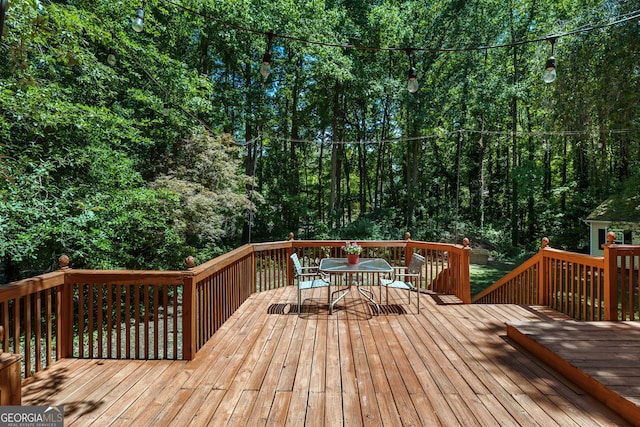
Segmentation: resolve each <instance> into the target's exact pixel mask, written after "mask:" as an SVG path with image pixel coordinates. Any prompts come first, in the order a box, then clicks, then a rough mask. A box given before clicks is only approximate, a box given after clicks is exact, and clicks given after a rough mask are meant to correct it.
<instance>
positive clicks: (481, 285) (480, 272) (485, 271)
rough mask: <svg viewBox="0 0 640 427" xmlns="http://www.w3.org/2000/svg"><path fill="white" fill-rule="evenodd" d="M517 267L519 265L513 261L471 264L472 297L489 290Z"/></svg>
mask: <svg viewBox="0 0 640 427" xmlns="http://www.w3.org/2000/svg"><path fill="white" fill-rule="evenodd" d="M517 266H518V263H516V262H513V261H489V263H488V264H487V265H478V264H471V265H470V266H469V275H470V276H471V296H473V295H475V294H477V293H478V292H480V291H482V290H484V289H486V288H488V287H489V286H491V285H492V284H494V283H495V282H496V281H498V280H499V279H500V278H502V276H504V275H505V274H507V273H509V272H510V271H511V270H513V269H514V268H516V267H517Z"/></svg>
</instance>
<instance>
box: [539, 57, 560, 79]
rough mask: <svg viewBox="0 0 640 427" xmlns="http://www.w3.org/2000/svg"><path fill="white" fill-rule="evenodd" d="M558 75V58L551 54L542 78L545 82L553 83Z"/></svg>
mask: <svg viewBox="0 0 640 427" xmlns="http://www.w3.org/2000/svg"><path fill="white" fill-rule="evenodd" d="M556 76H557V73H556V58H554V57H553V56H551V57H549V59H547V63H546V64H545V66H544V71H543V72H542V80H544V82H545V83H551V82H553V81H554V80H555V79H556Z"/></svg>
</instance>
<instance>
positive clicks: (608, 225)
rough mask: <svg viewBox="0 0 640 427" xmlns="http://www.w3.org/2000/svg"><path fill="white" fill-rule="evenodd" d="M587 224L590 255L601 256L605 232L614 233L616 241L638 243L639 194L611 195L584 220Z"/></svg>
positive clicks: (639, 222)
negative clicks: (629, 195)
mask: <svg viewBox="0 0 640 427" xmlns="http://www.w3.org/2000/svg"><path fill="white" fill-rule="evenodd" d="M585 222H586V223H587V224H588V225H589V241H590V245H589V247H590V250H589V253H590V254H591V256H603V255H604V252H603V251H602V245H603V244H604V243H606V241H607V239H606V236H607V233H608V232H610V231H613V232H614V233H616V241H615V242H616V243H624V244H631V245H640V194H636V195H634V196H631V197H625V196H622V195H619V196H614V197H611V198H609V199H607V200H605V201H604V202H603V203H601V204H600V206H598V207H597V208H596V209H595V210H594V211H593V212H591V214H589V216H588V217H587V219H586V220H585Z"/></svg>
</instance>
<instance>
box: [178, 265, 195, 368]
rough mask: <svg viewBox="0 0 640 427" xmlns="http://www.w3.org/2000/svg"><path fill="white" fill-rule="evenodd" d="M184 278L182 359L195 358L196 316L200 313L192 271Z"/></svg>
mask: <svg viewBox="0 0 640 427" xmlns="http://www.w3.org/2000/svg"><path fill="white" fill-rule="evenodd" d="M186 273H187V274H185V276H184V278H183V282H182V283H183V287H184V289H183V295H182V359H183V360H193V358H194V357H195V355H196V352H197V348H196V342H197V336H198V335H197V329H196V324H197V322H196V318H197V315H198V310H197V298H196V286H195V280H194V275H193V272H192V271H187V272H186Z"/></svg>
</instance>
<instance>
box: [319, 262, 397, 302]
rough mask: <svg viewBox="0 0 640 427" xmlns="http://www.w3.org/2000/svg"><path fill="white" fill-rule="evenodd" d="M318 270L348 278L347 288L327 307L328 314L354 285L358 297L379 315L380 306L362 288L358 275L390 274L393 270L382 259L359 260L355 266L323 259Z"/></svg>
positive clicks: (370, 294) (369, 291) (370, 292)
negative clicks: (344, 275) (373, 307)
mask: <svg viewBox="0 0 640 427" xmlns="http://www.w3.org/2000/svg"><path fill="white" fill-rule="evenodd" d="M318 269H319V270H320V271H322V272H324V273H327V274H347V275H348V276H349V280H348V283H347V286H346V287H345V288H343V289H340V291H344V292H342V293H341V294H340V296H338V298H336V299H335V300H333V301H332V302H331V305H330V307H329V312H330V313H332V312H333V307H334V306H335V304H336V303H337V302H338V301H340V300H341V299H342V298H344V297H345V295H347V294H348V293H349V292H350V291H351V285H352V284H355V285H356V286H357V288H358V292H360V295H362V296H363V297H365V298H366V299H367V300H368V301H369V302H371V303H372V304H374V305H375V306H376V308H377V310H378V314H380V312H381V310H380V304H379V303H378V302H377V301H376V300H375V299H374V298H373V297H374V294H373V292H372V291H371V290H369V289H364V288H363V286H365V284H364V280H362V279H359V278H358V275H360V274H362V275H364V274H365V273H376V274H380V273H391V272H392V271H393V268H392V267H391V265H389V263H388V262H387V261H386V260H384V259H382V258H360V260H359V262H358V263H357V264H349V263H348V262H347V259H346V258H323V259H322V260H320V266H319V267H318ZM338 292H339V291H338Z"/></svg>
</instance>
